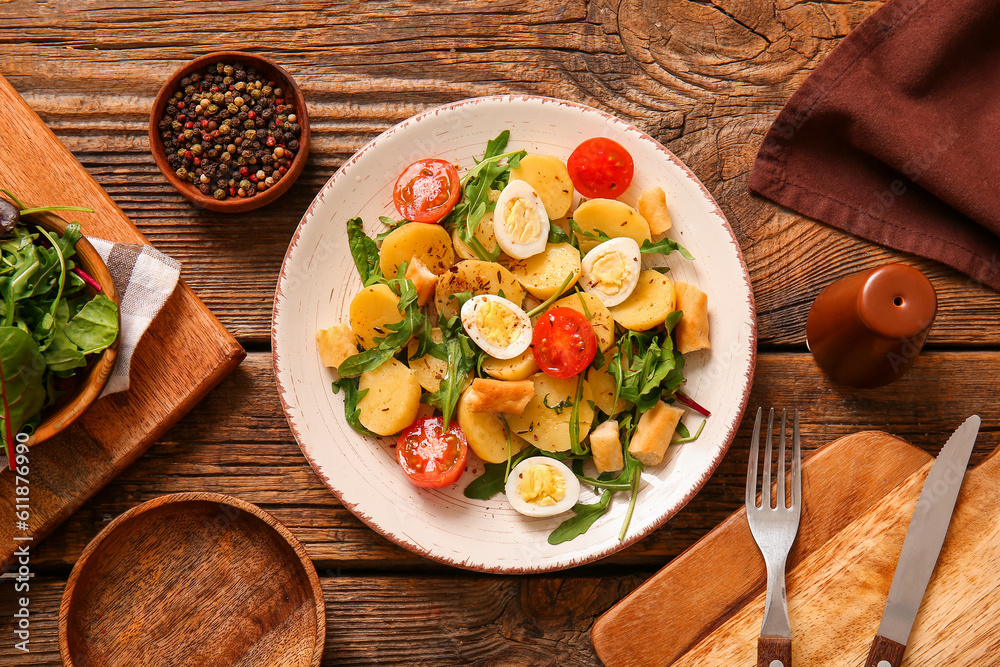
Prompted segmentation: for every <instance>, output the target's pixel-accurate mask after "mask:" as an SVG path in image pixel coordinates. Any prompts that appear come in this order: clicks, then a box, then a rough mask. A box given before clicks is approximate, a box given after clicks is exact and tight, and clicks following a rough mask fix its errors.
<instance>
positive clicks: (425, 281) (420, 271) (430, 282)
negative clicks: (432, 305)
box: [403, 257, 438, 306]
mask: <svg viewBox="0 0 1000 667" xmlns="http://www.w3.org/2000/svg"><path fill="white" fill-rule="evenodd" d="M403 277H404V278H406V279H407V280H409V281H410V282H412V283H413V286H414V287H415V288H416V290H417V303H418V304H419V305H421V306H424V305H426V304H427V302H428V301H430V298H431V297H432V296H434V288H435V287H437V281H438V277H437V276H436V275H434V272H433V271H431V270H430V269H428V268H427V267H426V266H424V263H423V262H421V261H420V258H419V257H413V258H412V259H410V263H409V264H407V265H406V273H405V274H403Z"/></svg>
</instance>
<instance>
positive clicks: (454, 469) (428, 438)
mask: <svg viewBox="0 0 1000 667" xmlns="http://www.w3.org/2000/svg"><path fill="white" fill-rule="evenodd" d="M468 455H469V443H468V441H467V440H466V439H465V433H463V432H462V429H461V427H459V425H458V422H456V421H455V420H452V421H451V423H450V424H449V425H448V430H447V431H445V430H444V420H443V419H442V418H441V417H425V418H424V419H418V420H417V421H415V422H413V423H412V424H410V426H408V427H407V429H406V430H405V431H403V432H402V433H400V434H399V440H398V441H397V442H396V458H397V459H398V460H399V465H400V467H401V468H402V469H403V472H405V473H406V476H407V477H409V478H410V481H411V482H413V483H414V484H415V485H416V486H422V487H424V488H428V489H439V488H441V487H442V486H448V485H449V484H454V483H455V482H456V481H457V480H458V478H459V477H461V476H462V471H463V470H465V460H466V459H467V458H468Z"/></svg>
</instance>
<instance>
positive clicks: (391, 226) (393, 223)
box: [375, 215, 410, 243]
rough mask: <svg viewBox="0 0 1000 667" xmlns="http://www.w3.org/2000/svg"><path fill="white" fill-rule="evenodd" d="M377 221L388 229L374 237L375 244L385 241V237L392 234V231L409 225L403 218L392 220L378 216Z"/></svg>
mask: <svg viewBox="0 0 1000 667" xmlns="http://www.w3.org/2000/svg"><path fill="white" fill-rule="evenodd" d="M378 220H379V222H381V223H382V224H383V225H385V226H386V227H388V229H386V230H385V231H384V232H380V233H378V234H376V235H375V242H376V243H381V242H382V241H384V240H385V237H386V236H388V235H389V234H392V233H393V232H394V231H396V230H397V229H399V228H400V227H402V226H403V225H406V224H409V222H410V221H409V220H406V219H405V218H404V219H403V220H393V219H392V218H387V217H386V216H384V215H380V216H379V217H378Z"/></svg>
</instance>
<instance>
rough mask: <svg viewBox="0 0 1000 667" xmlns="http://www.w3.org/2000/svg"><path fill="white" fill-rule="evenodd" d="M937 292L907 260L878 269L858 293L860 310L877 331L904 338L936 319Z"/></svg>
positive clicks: (917, 333) (873, 329) (888, 335)
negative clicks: (906, 262)
mask: <svg viewBox="0 0 1000 667" xmlns="http://www.w3.org/2000/svg"><path fill="white" fill-rule="evenodd" d="M936 312H937V293H936V292H935V291H934V286H933V285H932V284H931V281H929V280H928V279H927V277H926V276H925V275H924V274H923V273H921V272H920V271H918V270H917V269H915V268H913V267H912V266H907V265H906V264H887V265H886V266H882V267H879V268H877V269H875V270H874V271H873V272H872V274H871V275H870V276H869V277H868V280H866V281H865V283H864V285H863V286H862V288H861V291H860V293H859V294H858V314H859V315H860V316H861V319H862V321H863V322H864V323H865V325H866V326H867V327H868V328H869V329H870V330H871V331H872V332H874V333H877V334H880V335H882V336H885V337H886V338H893V339H904V338H911V337H914V336H918V335H920V334H921V333H922V332H924V331H925V330H926V329H927V328H928V327H929V326H930V325H931V323H932V322H933V321H934V315H935V313H936Z"/></svg>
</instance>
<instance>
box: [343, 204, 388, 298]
mask: <svg viewBox="0 0 1000 667" xmlns="http://www.w3.org/2000/svg"><path fill="white" fill-rule="evenodd" d="M347 245H348V247H349V248H350V249H351V257H353V258H354V266H356V267H357V269H358V275H359V276H361V282H362V284H363V285H364V286H365V287H368V286H369V285H371V284H373V283H376V282H380V281H381V280H382V265H381V264H380V263H379V258H378V246H377V245H375V241H373V240H372V238H371V237H370V236H368V235H367V234H365V229H364V227H363V226H362V223H361V218H351V219H350V220H348V221H347Z"/></svg>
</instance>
